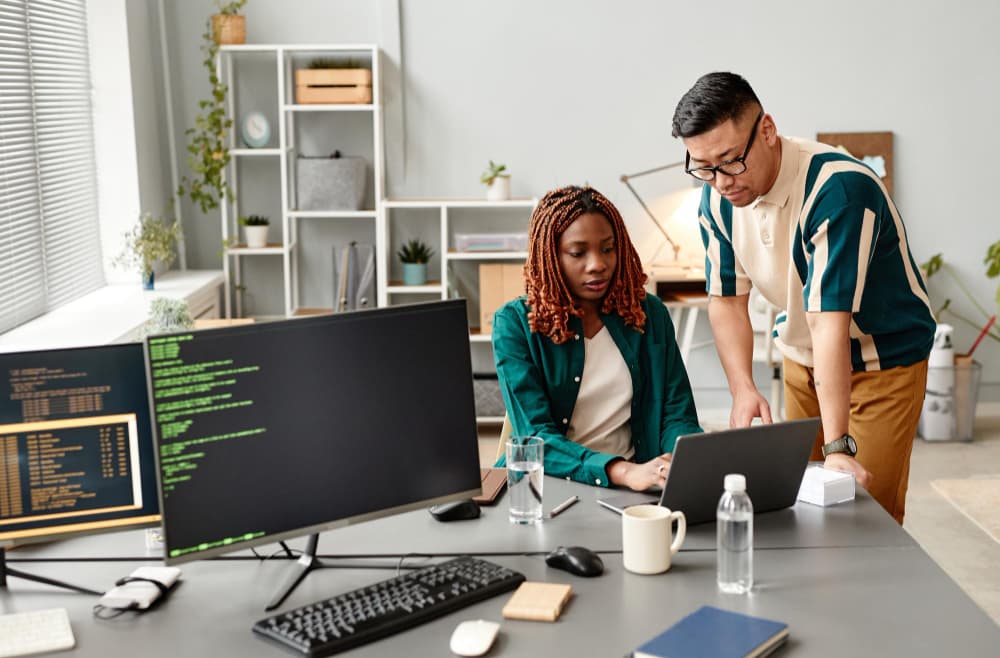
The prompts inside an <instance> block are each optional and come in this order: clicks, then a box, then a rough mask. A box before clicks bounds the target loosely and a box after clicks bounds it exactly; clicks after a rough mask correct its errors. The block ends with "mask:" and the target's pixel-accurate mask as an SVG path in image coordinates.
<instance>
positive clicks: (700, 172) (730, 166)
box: [684, 109, 764, 181]
mask: <svg viewBox="0 0 1000 658" xmlns="http://www.w3.org/2000/svg"><path fill="white" fill-rule="evenodd" d="M763 116H764V110H763V109H762V110H761V111H760V114H758V115H757V118H756V119H754V121H753V128H752V129H751V130H750V139H749V140H747V147H746V148H745V149H743V155H741V156H740V157H738V158H733V159H732V160H726V161H725V162H723V163H722V164H717V165H715V166H714V167H695V168H693V169H692V168H691V154H690V153H685V154H684V171H686V172H687V173H689V174H691V175H692V176H694V177H695V178H697V179H698V180H703V181H712V180H715V174H716V173H718V172H720V171H721V172H722V173H724V174H725V175H726V176H739V175H740V174H742V173H743V172H744V171H746V170H747V156H748V155H750V149H751V147H753V140H754V138H755V137H757V126H759V125H760V120H761V118H762V117H763Z"/></svg>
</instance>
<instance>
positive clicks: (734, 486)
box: [715, 473, 753, 594]
mask: <svg viewBox="0 0 1000 658" xmlns="http://www.w3.org/2000/svg"><path fill="white" fill-rule="evenodd" d="M725 488H726V491H725V493H723V494H722V498H721V499H719V507H718V509H717V510H716V515H715V519H716V528H717V545H716V547H717V549H718V550H717V556H718V560H719V564H718V570H717V580H718V583H719V589H720V590H722V591H723V592H726V593H727V594H746V593H748V592H749V591H750V588H751V587H753V503H751V502H750V496H748V495H747V479H746V477H744V476H743V475H740V474H739V473H730V474H729V475H727V476H726V479H725Z"/></svg>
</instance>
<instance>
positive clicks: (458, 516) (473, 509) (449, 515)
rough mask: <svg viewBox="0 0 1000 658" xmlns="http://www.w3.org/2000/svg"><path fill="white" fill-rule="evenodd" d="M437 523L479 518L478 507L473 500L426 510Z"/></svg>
mask: <svg viewBox="0 0 1000 658" xmlns="http://www.w3.org/2000/svg"><path fill="white" fill-rule="evenodd" d="M428 511H429V512H430V513H431V516H433V517H434V518H435V519H437V520H438V521H442V522H444V521H464V520H466V519H478V518H479V505H477V504H476V501H474V500H469V499H467V500H458V501H455V502H451V503H444V504H442V505H435V506H434V507H431V508H430V509H429V510H428Z"/></svg>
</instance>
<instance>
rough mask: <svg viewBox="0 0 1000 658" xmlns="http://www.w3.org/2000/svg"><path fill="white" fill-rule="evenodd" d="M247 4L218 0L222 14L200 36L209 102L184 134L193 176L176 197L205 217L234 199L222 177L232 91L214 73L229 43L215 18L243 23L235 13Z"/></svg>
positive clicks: (204, 102) (201, 103)
mask: <svg viewBox="0 0 1000 658" xmlns="http://www.w3.org/2000/svg"><path fill="white" fill-rule="evenodd" d="M246 1H247V0H236V1H234V2H227V3H225V4H222V3H220V2H219V1H218V0H217V1H216V5H217V6H218V7H219V11H220V13H219V14H217V15H216V16H213V20H212V21H211V22H210V23H209V24H208V26H207V27H206V28H205V32H204V33H203V34H202V35H201V40H202V43H201V51H202V53H203V54H204V58H203V59H202V61H201V63H202V65H203V66H204V67H205V69H206V70H207V71H208V84H209V94H208V98H207V99H206V100H201V101H198V109H199V110H200V111H199V112H198V115H197V116H196V117H195V119H194V127H193V128H188V129H187V130H186V131H184V134H185V135H187V137H188V145H187V152H188V158H187V163H188V168H189V169H190V170H191V174H192V175H191V176H190V177H188V176H182V177H181V181H180V185H179V186H178V188H177V194H178V195H179V196H182V197H184V196H186V197H188V198H190V199H191V202H192V203H194V204H196V205H197V206H198V207H199V208H200V209H201V211H202V212H203V213H207V212H208V211H209V210H213V209H215V208H217V207H218V206H219V204H220V203H221V202H222V201H223V200H225V199H231V198H232V196H233V193H232V191H231V190H230V189H229V186H228V185H227V184H226V180H225V176H224V175H223V174H224V172H225V169H226V166H227V165H228V164H229V160H230V154H229V147H228V146H227V135H228V133H229V130H230V128H232V126H233V120H232V119H231V118H229V117H227V116H226V95H227V94H228V93H229V87H228V86H227V85H226V84H224V83H223V82H222V80H221V79H220V77H219V74H218V71H216V69H215V60H216V58H217V56H218V54H219V44H220V43H230V42H228V41H218V40H217V38H216V34H215V28H214V23H215V18H226V19H243V18H244V17H243V16H238V15H236V12H237V11H239V9H240V8H241V7H242V6H243V5H244V4H246ZM240 43H242V42H240Z"/></svg>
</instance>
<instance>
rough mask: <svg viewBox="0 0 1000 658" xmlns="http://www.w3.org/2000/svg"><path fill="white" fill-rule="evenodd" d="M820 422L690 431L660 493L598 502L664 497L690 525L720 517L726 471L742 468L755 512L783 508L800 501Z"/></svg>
mask: <svg viewBox="0 0 1000 658" xmlns="http://www.w3.org/2000/svg"><path fill="white" fill-rule="evenodd" d="M819 428H820V419H819V418H806V419H804V420H792V421H787V422H783V423H774V424H771V425H753V426H751V427H743V428H739V429H731V430H723V431H721V432H709V433H705V434H687V435H684V436H682V437H680V438H678V439H677V444H676V445H675V446H674V453H673V457H672V459H671V463H670V475H669V476H668V477H667V483H666V485H665V486H664V487H663V491H662V492H661V493H660V497H659V499H657V498H656V497H655V496H650V495H649V494H648V493H645V492H630V493H619V494H617V495H612V496H608V497H606V498H598V500H597V502H598V504H600V505H603V506H604V507H607V508H608V509H610V510H613V511H615V512H618V513H619V514H621V512H622V510H624V509H625V508H626V507H631V506H632V505H642V504H647V503H657V502H659V504H660V505H662V506H664V507H669V508H670V509H672V510H680V511H682V512H684V517H685V519H686V520H687V524H688V525H694V524H696V523H705V522H706V521H714V520H715V509H716V507H717V506H718V504H719V498H720V497H721V496H722V489H723V487H722V481H723V479H724V478H725V476H726V475H727V474H728V473H742V474H744V475H745V476H746V478H747V494H749V496H750V500H751V501H752V502H753V510H754V513H755V514H756V513H760V512H770V511H773V510H778V509H784V508H785V507H790V506H792V505H793V504H794V503H795V499H796V497H797V496H798V492H799V485H800V484H801V483H802V475H803V474H804V473H805V470H806V466H807V465H808V463H809V453H810V452H812V447H813V444H814V443H815V442H816V435H817V433H818V432H819Z"/></svg>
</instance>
